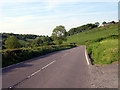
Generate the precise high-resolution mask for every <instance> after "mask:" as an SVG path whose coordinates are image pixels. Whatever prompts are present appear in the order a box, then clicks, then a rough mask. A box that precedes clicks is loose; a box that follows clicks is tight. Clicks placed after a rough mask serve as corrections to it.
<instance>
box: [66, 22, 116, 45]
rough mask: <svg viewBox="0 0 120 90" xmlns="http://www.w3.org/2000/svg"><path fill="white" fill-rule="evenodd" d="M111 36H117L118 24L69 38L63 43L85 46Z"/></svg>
mask: <svg viewBox="0 0 120 90" xmlns="http://www.w3.org/2000/svg"><path fill="white" fill-rule="evenodd" d="M112 35H118V24H114V25H108V26H105V27H99V28H95V29H92V30H89V31H85V32H81V33H78V34H75V35H72V36H69V37H67V41H66V42H64V43H67V44H68V43H76V44H77V45H85V44H86V43H87V42H89V41H94V40H97V39H101V38H106V37H109V36H112Z"/></svg>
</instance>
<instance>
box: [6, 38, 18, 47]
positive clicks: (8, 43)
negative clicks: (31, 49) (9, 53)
mask: <svg viewBox="0 0 120 90" xmlns="http://www.w3.org/2000/svg"><path fill="white" fill-rule="evenodd" d="M5 47H6V48H8V49H13V48H19V47H20V43H19V41H18V39H17V38H16V37H15V36H10V37H9V38H7V40H6V41H5Z"/></svg>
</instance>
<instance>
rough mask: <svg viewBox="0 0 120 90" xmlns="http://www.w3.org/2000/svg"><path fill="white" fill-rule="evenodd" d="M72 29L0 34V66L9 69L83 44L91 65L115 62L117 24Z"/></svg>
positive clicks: (58, 28)
mask: <svg viewBox="0 0 120 90" xmlns="http://www.w3.org/2000/svg"><path fill="white" fill-rule="evenodd" d="M103 24H104V25H105V26H100V27H99V22H96V23H95V24H92V23H89V24H86V25H82V26H78V27H75V28H71V29H70V30H69V31H68V32H67V31H66V29H65V27H64V26H62V25H59V26H56V27H55V28H54V29H53V32H52V35H51V36H50V37H49V36H42V35H32V34H13V33H2V40H1V42H2V66H3V67H5V66H8V65H11V64H15V63H18V62H21V61H25V60H28V59H31V58H34V57H38V56H41V55H45V54H48V53H51V52H54V51H59V50H64V49H69V48H73V47H75V46H76V45H86V46H87V51H88V54H89V57H90V59H91V60H92V63H93V64H100V65H102V64H111V63H113V62H114V61H118V23H115V22H114V21H112V24H109V23H106V22H103Z"/></svg>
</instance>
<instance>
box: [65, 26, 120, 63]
mask: <svg viewBox="0 0 120 90" xmlns="http://www.w3.org/2000/svg"><path fill="white" fill-rule="evenodd" d="M67 39H68V40H67V42H65V43H76V44H77V45H86V46H87V51H88V53H89V56H90V58H91V60H92V62H93V64H111V63H112V62H114V61H118V24H113V25H108V26H104V27H99V28H95V29H92V30H89V31H84V32H81V33H78V34H75V35H72V36H69V37H67Z"/></svg>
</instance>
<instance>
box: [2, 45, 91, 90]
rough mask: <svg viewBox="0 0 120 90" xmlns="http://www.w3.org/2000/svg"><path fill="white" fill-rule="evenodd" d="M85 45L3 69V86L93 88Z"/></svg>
mask: <svg viewBox="0 0 120 90" xmlns="http://www.w3.org/2000/svg"><path fill="white" fill-rule="evenodd" d="M88 72H89V65H88V63H87V61H86V57H85V46H78V47H75V48H72V49H69V50H63V51H57V52H53V53H50V54H47V55H44V56H41V57H37V58H34V59H31V60H28V61H25V62H22V63H20V64H16V65H13V66H10V67H8V68H4V69H3V74H2V75H3V77H2V78H3V79H2V80H3V81H2V82H3V84H2V86H3V88H90V75H89V73H88Z"/></svg>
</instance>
